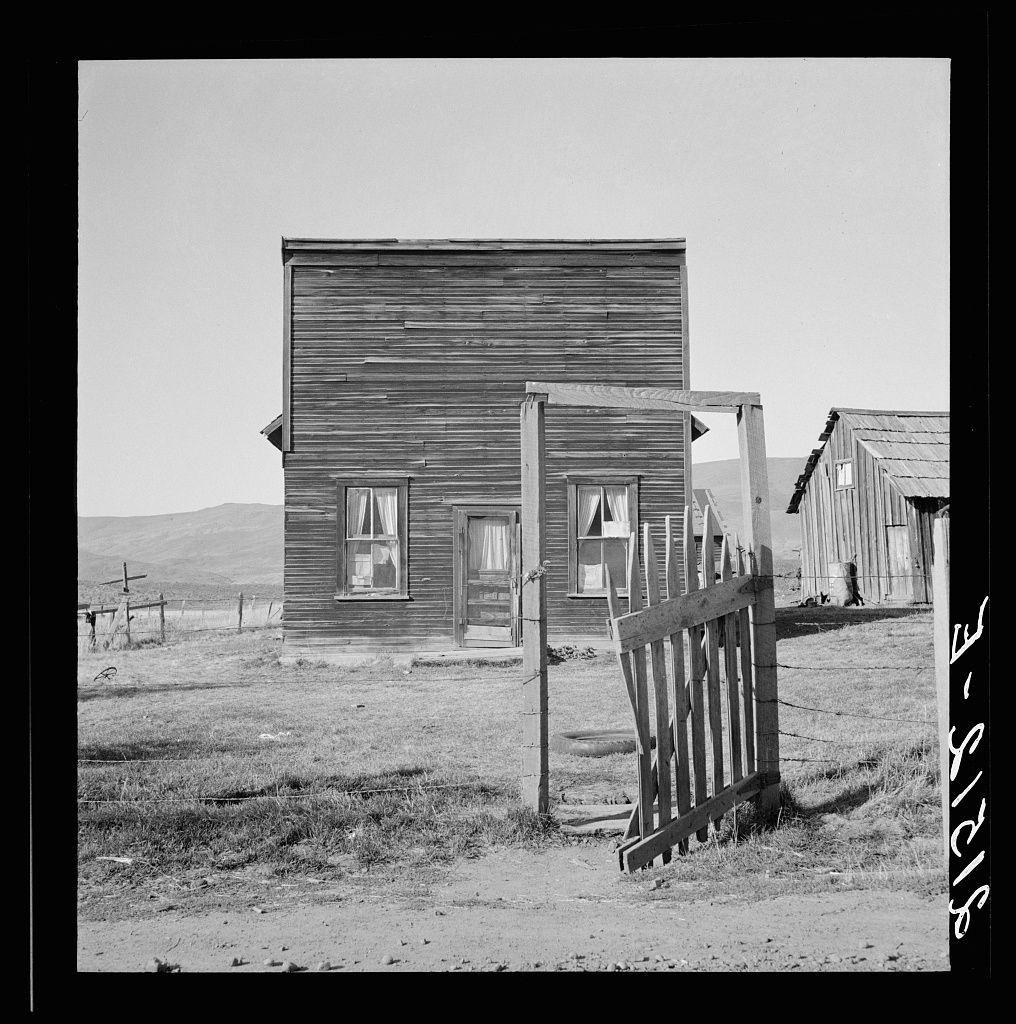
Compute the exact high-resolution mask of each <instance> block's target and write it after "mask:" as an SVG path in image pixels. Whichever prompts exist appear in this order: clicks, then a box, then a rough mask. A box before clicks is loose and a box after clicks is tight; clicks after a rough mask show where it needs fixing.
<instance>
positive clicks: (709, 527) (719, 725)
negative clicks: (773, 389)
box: [702, 505, 723, 825]
mask: <svg viewBox="0 0 1016 1024" xmlns="http://www.w3.org/2000/svg"><path fill="white" fill-rule="evenodd" d="M714 518H715V517H714V516H713V511H712V509H711V508H710V507H709V506H708V505H706V507H705V512H704V514H703V516H702V580H703V585H704V586H705V587H712V586H714V585H715V583H714V580H713V576H714V574H715V568H714V566H715V565H716V554H715V552H714V550H713V531H714V527H715V523H714V522H713V520H714ZM706 683H707V685H708V687H709V736H710V740H711V743H712V751H713V786H712V789H713V792H714V793H716V792H718V791H719V790H721V789H723V712H722V710H721V708H722V703H721V700H720V620H718V619H710V620H709V621H708V622H707V623H706ZM716 824H717V825H719V819H717V821H716Z"/></svg>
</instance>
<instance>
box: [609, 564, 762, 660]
mask: <svg viewBox="0 0 1016 1024" xmlns="http://www.w3.org/2000/svg"><path fill="white" fill-rule="evenodd" d="M696 575H697V570H696ZM754 603H755V581H754V580H753V579H752V578H751V577H750V576H749V577H744V578H741V577H738V578H737V579H731V580H728V581H725V582H722V583H717V584H716V585H715V586H711V587H707V588H705V589H703V590H696V591H694V592H693V593H689V594H685V595H679V596H676V597H668V598H667V599H666V600H663V601H661V602H660V603H659V604H658V605H656V606H655V607H652V608H647V609H646V610H645V611H644V612H642V613H640V614H629V615H622V616H621V618H619V619H618V620H617V621H616V622H615V623H614V627H615V631H616V632H615V639H616V640H617V641H618V642H619V643H620V644H621V649H622V650H625V651H634V650H635V649H636V648H638V647H643V646H645V645H646V644H651V643H653V642H654V641H656V640H665V639H667V638H668V637H670V636H673V634H674V633H677V632H678V631H679V630H682V629H688V628H689V627H690V626H699V625H703V624H704V623H706V622H708V621H709V620H710V619H717V618H720V617H722V616H724V615H729V614H730V613H731V612H737V611H740V610H741V609H742V608H748V607H749V606H750V605H752V604H754Z"/></svg>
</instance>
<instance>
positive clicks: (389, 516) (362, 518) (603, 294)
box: [262, 239, 706, 649]
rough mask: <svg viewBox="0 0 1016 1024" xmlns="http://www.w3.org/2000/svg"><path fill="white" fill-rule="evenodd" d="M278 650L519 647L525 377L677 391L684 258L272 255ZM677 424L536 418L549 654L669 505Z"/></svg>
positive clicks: (676, 481)
mask: <svg viewBox="0 0 1016 1024" xmlns="http://www.w3.org/2000/svg"><path fill="white" fill-rule="evenodd" d="M282 258H283V274H284V296H285V300H284V302H285V306H284V317H283V412H282V415H281V417H278V418H277V419H276V420H275V421H273V422H272V423H271V424H269V425H268V426H267V427H266V428H265V429H264V431H262V432H263V433H264V434H266V436H267V437H268V439H269V440H270V441H272V442H273V443H274V444H276V445H277V446H278V447H279V448H280V449H281V451H282V458H283V468H284V475H285V613H284V635H285V639H286V643H287V644H289V645H294V646H301V645H312V644H313V645H325V646H331V647H341V646H344V645H370V646H372V647H375V648H396V647H409V648H416V649H428V648H430V649H434V648H448V647H451V646H510V645H517V644H518V643H519V642H520V637H521V631H522V629H523V628H524V625H523V624H522V622H521V621H520V612H519V600H518V595H519V586H518V582H519V571H520V569H519V566H520V557H519V543H520V515H519V513H520V507H519V506H520V479H521V477H520V474H521V467H520V443H519V407H520V403H521V402H522V401H523V399H524V398H525V392H526V389H525V382H526V380H527V379H528V380H547V381H556V382H572V381H574V382H582V383H601V384H618V385H627V386H632V387H637V386H652V387H668V388H678V389H687V388H689V386H690V382H689V377H688V332H687V302H688V296H687V276H686V269H685V244H684V241H683V240H681V239H668V240H652V241H644V240H640V241H535V240H527V241H323V240H308V239H288V240H286V239H284V240H283V246H282ZM705 429H706V428H705V427H704V426H703V425H702V424H701V423H699V421H697V420H696V419H694V417H691V416H689V415H687V414H670V413H661V412H659V411H652V410H649V411H643V410H635V409H631V410H606V411H605V410H590V409H584V408H560V409H559V408H554V409H552V410H551V411H550V413H549V414H548V415H547V425H546V448H547V469H548V490H547V498H546V515H547V519H546V523H547V527H546V528H547V561H548V565H547V570H546V571H547V577H546V578H547V589H548V612H549V622H550V635H551V637H553V638H565V637H582V636H591V635H597V636H603V635H604V622H605V619H606V616H607V611H606V593H605V575H606V573H605V569H606V567H608V566H609V567H610V568H611V570H612V571H614V572H615V573H618V574H620V575H621V577H622V578H623V574H624V566H625V559H626V551H627V545H628V543H629V539H628V538H629V535H630V533H631V531H633V530H634V531H636V532H637V531H638V530H639V527H640V524H642V523H644V522H647V521H648V522H651V523H654V525H657V526H658V529H659V531H660V532H662V529H663V522H662V521H663V517H664V516H665V515H667V514H674V513H679V512H680V511H681V509H682V508H683V506H684V504H685V502H686V501H688V500H689V498H690V491H689V486H690V481H689V479H688V477H689V474H688V467H689V466H690V461H691V460H690V445H691V441H692V437H693V436H698V435H699V434H700V433H702V432H704V430H705Z"/></svg>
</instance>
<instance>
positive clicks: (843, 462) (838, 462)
mask: <svg viewBox="0 0 1016 1024" xmlns="http://www.w3.org/2000/svg"><path fill="white" fill-rule="evenodd" d="M840 466H849V467H850V483H849V484H841V483H839V475H840ZM853 486H854V460H853V459H834V460H833V488H834V489H835V490H837V491H848V490H850V488H852V487H853Z"/></svg>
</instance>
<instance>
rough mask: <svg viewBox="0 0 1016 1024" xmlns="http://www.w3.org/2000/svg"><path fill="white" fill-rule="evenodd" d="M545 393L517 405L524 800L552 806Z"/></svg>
mask: <svg viewBox="0 0 1016 1024" xmlns="http://www.w3.org/2000/svg"><path fill="white" fill-rule="evenodd" d="M545 410H546V396H545V395H527V396H526V400H525V401H524V402H523V403H522V405H521V408H520V410H519V420H520V424H519V426H520V433H521V443H522V803H523V805H524V806H526V807H529V808H531V809H532V810H534V811H536V812H537V813H539V814H545V813H546V812H547V810H548V809H549V807H550V777H549V764H548V739H547V582H546V578H545V575H544V571H545V566H544V558H545V552H546V537H545V532H546V514H547V512H546V473H545V467H544V458H545V440H546V422H545V419H546V418H545Z"/></svg>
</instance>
